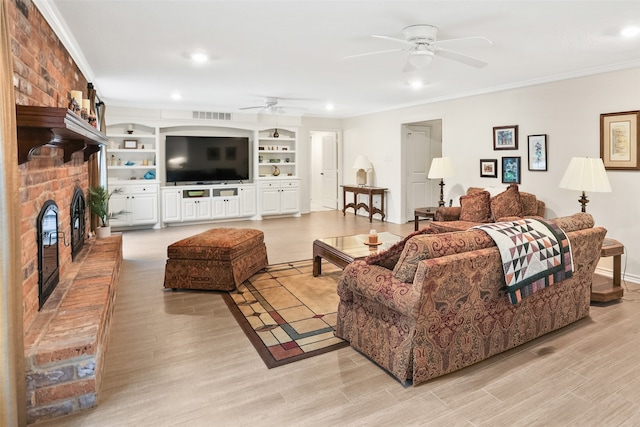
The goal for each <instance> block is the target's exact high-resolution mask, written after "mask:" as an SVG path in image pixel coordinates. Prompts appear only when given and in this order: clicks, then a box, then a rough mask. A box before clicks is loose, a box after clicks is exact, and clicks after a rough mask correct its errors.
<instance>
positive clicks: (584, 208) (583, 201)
mask: <svg viewBox="0 0 640 427" xmlns="http://www.w3.org/2000/svg"><path fill="white" fill-rule="evenodd" d="M578 202H580V204H581V205H582V212H586V211H587V203H589V199H587V196H586V195H585V194H584V191H583V192H582V196H580V198H579V199H578Z"/></svg>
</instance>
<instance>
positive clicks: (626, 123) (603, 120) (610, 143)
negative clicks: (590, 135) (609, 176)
mask: <svg viewBox="0 0 640 427" xmlns="http://www.w3.org/2000/svg"><path fill="white" fill-rule="evenodd" d="M639 126H640V111H627V112H624V113H609V114H600V158H602V162H603V163H604V168H605V169H608V170H640V136H639V135H638V127H639Z"/></svg>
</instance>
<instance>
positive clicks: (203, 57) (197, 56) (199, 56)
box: [191, 52, 209, 64]
mask: <svg viewBox="0 0 640 427" xmlns="http://www.w3.org/2000/svg"><path fill="white" fill-rule="evenodd" d="M208 59H209V56H208V55H207V54H206V53H204V52H193V53H192V54H191V60H192V61H193V62H195V63H196V64H203V63H205V62H207V60H208Z"/></svg>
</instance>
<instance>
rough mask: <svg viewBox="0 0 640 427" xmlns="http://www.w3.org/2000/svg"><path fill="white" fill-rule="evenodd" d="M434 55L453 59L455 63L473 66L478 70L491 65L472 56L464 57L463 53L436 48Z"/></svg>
mask: <svg viewBox="0 0 640 427" xmlns="http://www.w3.org/2000/svg"><path fill="white" fill-rule="evenodd" d="M434 53H435V54H436V55H438V56H442V57H445V58H449V59H453V60H454V61H458V62H462V63H463V64H467V65H471V66H472V67H476V68H483V67H486V66H487V65H489V63H488V62H485V61H483V60H481V59H477V58H474V57H472V56H467V55H463V54H461V53H458V52H454V51H452V50H447V49H442V48H436V50H435V51H434Z"/></svg>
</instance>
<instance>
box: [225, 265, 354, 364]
mask: <svg viewBox="0 0 640 427" xmlns="http://www.w3.org/2000/svg"><path fill="white" fill-rule="evenodd" d="M312 272H313V265H312V261H311V260H308V261H298V262H291V263H284V264H275V265H270V266H268V267H267V268H266V269H264V270H261V271H259V272H258V273H256V274H254V275H253V276H251V277H250V278H249V279H248V280H246V281H245V282H244V283H243V284H242V285H240V286H239V287H238V288H237V289H236V290H235V291H231V292H229V293H224V294H222V296H223V298H224V301H225V302H226V303H227V306H228V307H229V310H231V313H232V314H233V316H234V317H235V319H236V320H237V321H238V323H239V324H240V326H241V327H242V330H243V331H244V333H245V334H246V335H247V337H248V338H249V340H250V341H251V343H252V344H253V346H254V347H255V349H256V350H257V351H258V354H260V357H262V360H263V361H264V363H265V364H266V365H267V367H268V368H269V369H271V368H273V367H276V366H281V365H284V364H287V363H291V362H295V361H297V360H301V359H305V358H308V357H311V356H316V355H318V354H322V353H326V352H329V351H332V350H336V349H338V348H341V347H346V346H347V345H349V344H348V343H347V342H346V341H343V340H341V339H340V338H337V337H335V336H334V334H333V332H334V330H335V326H336V319H337V310H338V302H339V299H338V295H337V293H336V283H337V280H338V278H339V277H340V274H341V273H342V270H341V269H339V268H337V267H335V266H333V265H332V264H328V263H324V262H323V265H322V274H321V275H320V276H318V277H313V274H312Z"/></svg>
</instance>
